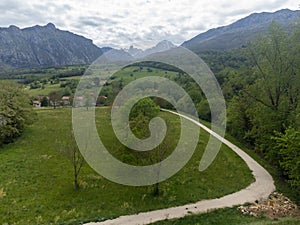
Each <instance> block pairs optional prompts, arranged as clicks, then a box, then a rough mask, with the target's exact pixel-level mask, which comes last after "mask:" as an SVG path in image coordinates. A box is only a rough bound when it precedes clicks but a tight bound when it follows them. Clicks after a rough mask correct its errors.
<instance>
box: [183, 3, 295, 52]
mask: <svg viewBox="0 0 300 225" xmlns="http://www.w3.org/2000/svg"><path fill="white" fill-rule="evenodd" d="M299 14H300V11H299V10H290V9H281V10H279V11H276V12H262V13H252V14H250V15H249V16H246V17H244V18H242V19H240V20H237V21H236V22H234V23H232V24H229V25H227V26H221V27H218V28H213V29H210V30H208V31H206V32H204V33H201V34H198V35H196V36H195V37H193V38H192V39H190V40H187V41H185V42H183V43H182V44H181V46H183V47H186V48H188V49H190V50H192V51H196V52H201V51H206V50H229V49H232V48H237V47H241V46H242V45H244V44H246V42H247V41H248V40H251V39H253V38H254V35H256V34H258V33H264V32H266V31H267V30H268V27H269V25H270V23H271V22H272V21H275V22H276V23H278V24H279V25H281V26H283V27H284V28H285V29H286V28H287V27H289V26H292V25H294V24H295V23H296V22H298V21H300V15H299ZM221 42H223V43H221ZM225 42H226V43H225Z"/></svg>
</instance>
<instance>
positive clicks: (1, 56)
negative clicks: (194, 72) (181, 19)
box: [0, 9, 300, 69]
mask: <svg viewBox="0 0 300 225" xmlns="http://www.w3.org/2000/svg"><path fill="white" fill-rule="evenodd" d="M299 12H300V11H299V10H296V11H292V10H289V9H283V10H280V11H277V12H274V13H267V12H263V13H254V14H251V15H249V16H247V17H245V18H243V19H241V20H238V21H236V22H234V23H232V24H230V25H228V26H223V27H219V28H215V29H211V30H208V31H207V32H205V33H201V34H199V35H197V36H195V37H194V38H192V39H191V40H188V41H186V42H184V43H183V44H182V46H183V47H186V48H188V49H190V50H192V51H194V52H196V53H200V52H202V51H209V50H229V49H233V48H237V47H241V46H243V45H246V43H247V42H248V41H251V40H253V39H255V37H256V35H257V34H259V33H266V32H267V30H268V27H269V26H270V23H271V22H272V21H275V22H276V23H278V24H280V25H281V26H282V27H283V28H284V29H290V28H291V27H293V26H295V25H296V24H297V23H298V22H299V21H300V16H299V15H300V13H299ZM175 47H176V46H175V45H173V44H172V43H171V42H169V41H166V40H164V41H162V42H160V43H158V44H157V45H156V46H154V47H152V48H149V49H146V50H141V49H138V48H135V47H133V46H131V47H130V48H129V49H121V50H117V49H112V48H110V47H104V48H99V47H97V46H96V45H94V44H93V41H92V40H90V39H87V38H85V37H82V36H79V35H77V34H74V33H71V32H69V31H62V30H59V29H57V28H56V27H55V25H54V24H52V23H49V24H47V25H46V26H34V27H29V28H25V29H20V28H18V27H16V26H13V25H12V26H10V27H8V28H0V69H7V68H32V67H46V66H60V65H79V64H90V63H92V62H93V61H94V60H95V59H97V58H98V57H99V56H101V55H102V54H103V53H106V56H107V57H108V58H111V59H114V60H115V61H128V62H129V61H132V60H134V59H141V58H143V57H145V56H147V55H150V54H154V53H156V52H162V51H166V50H169V49H171V48H175Z"/></svg>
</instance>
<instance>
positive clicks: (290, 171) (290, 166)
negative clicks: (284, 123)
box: [273, 127, 300, 194]
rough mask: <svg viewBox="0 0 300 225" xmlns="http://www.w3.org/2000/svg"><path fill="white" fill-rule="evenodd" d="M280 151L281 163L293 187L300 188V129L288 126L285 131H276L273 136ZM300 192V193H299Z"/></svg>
mask: <svg viewBox="0 0 300 225" xmlns="http://www.w3.org/2000/svg"><path fill="white" fill-rule="evenodd" d="M273 140H275V142H276V150H277V151H278V152H279V155H280V160H279V165H280V167H281V168H282V170H283V172H284V174H285V175H286V176H287V177H288V182H289V183H290V184H291V186H292V187H294V188H296V189H298V190H299V188H300V130H295V129H294V128H292V127H290V128H288V129H287V130H286V131H285V133H276V136H275V137H274V138H273ZM299 194H300V193H299Z"/></svg>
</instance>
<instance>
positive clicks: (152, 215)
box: [86, 110, 275, 225]
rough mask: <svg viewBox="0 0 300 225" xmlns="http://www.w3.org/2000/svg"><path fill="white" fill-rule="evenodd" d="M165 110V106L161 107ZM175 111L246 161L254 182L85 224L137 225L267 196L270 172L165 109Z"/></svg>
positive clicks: (270, 187)
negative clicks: (234, 189) (216, 194)
mask: <svg viewBox="0 0 300 225" xmlns="http://www.w3.org/2000/svg"><path fill="white" fill-rule="evenodd" d="M164 111H168V110H164ZM168 112H170V113H173V114H175V115H179V116H181V117H183V118H185V119H187V120H189V121H191V122H193V123H194V124H196V125H197V126H199V127H201V128H202V129H204V130H205V131H207V132H208V133H210V134H211V135H213V136H214V137H216V138H217V139H219V140H220V141H221V142H223V143H224V144H225V145H227V146H228V147H229V148H231V149H232V150H233V151H234V152H235V153H236V154H238V155H239V156H240V157H241V158H242V159H243V160H244V161H245V163H246V164H247V165H248V167H249V168H250V170H251V171H252V174H253V176H254V178H255V182H254V183H252V184H250V185H249V186H248V187H247V188H245V189H242V190H240V191H238V192H235V193H233V194H229V195H226V196H224V197H221V198H217V199H209V200H202V201H199V202H196V203H192V204H187V205H182V206H176V207H171V208H166V209H159V210H154V211H150V212H143V213H139V214H134V215H128V216H120V217H118V218H116V219H112V220H106V221H103V222H97V223H87V224H86V225H117V224H120V225H141V224H149V223H153V222H156V221H161V220H165V219H175V218H181V217H184V216H186V215H190V214H191V213H192V214H199V213H204V212H207V211H208V210H211V209H219V208H224V207H233V206H236V205H241V204H244V203H247V202H255V201H256V200H260V199H263V198H266V197H268V196H269V195H270V194H271V193H272V192H273V191H274V190H275V186H274V181H273V178H272V176H271V175H270V174H269V173H268V171H266V170H265V169H264V168H263V167H262V166H261V165H259V164H258V163H257V162H256V161H255V160H254V159H252V158H251V157H250V156H249V155H248V154H246V153H245V152H244V151H243V150H241V149H240V148H238V147H237V146H235V145H234V144H232V143H231V142H229V141H228V140H226V139H224V138H222V137H221V136H219V135H218V134H216V133H215V132H213V131H212V130H210V129H209V128H207V127H206V126H204V125H203V124H201V123H199V122H197V121H195V120H193V119H191V118H189V117H187V116H184V115H181V114H178V113H175V112H172V111H168Z"/></svg>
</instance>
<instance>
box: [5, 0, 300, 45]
mask: <svg viewBox="0 0 300 225" xmlns="http://www.w3.org/2000/svg"><path fill="white" fill-rule="evenodd" d="M299 4H300V0H263V1H262V0H252V1H249V0H238V1H237V0H118V1H117V0H84V1H78V0H56V1H54V0H43V1H42V0H27V1H24V0H1V1H0V8H1V14H0V26H1V27H8V26H9V25H12V24H13V25H16V26H18V27H20V28H24V27H28V26H33V25H37V24H38V25H46V24H47V23H49V22H52V23H54V24H55V25H56V27H57V28H59V29H61V30H69V31H71V32H74V33H76V34H80V35H83V36H85V37H87V38H90V39H92V40H93V41H94V43H95V44H96V45H98V46H101V47H102V46H112V47H118V48H120V47H122V48H128V47H129V46H130V45H132V44H133V45H134V46H136V47H142V48H145V47H149V46H152V45H154V44H156V43H157V42H159V41H161V40H170V41H172V42H173V43H174V44H181V43H182V42H183V41H185V40H188V39H190V38H192V37H194V36H195V35H197V34H199V33H202V32H204V31H206V30H208V29H211V28H215V27H218V26H223V25H228V24H230V23H232V22H234V21H236V20H237V19H240V18H243V17H245V16H247V15H249V14H251V13H253V12H263V11H270V12H273V11H276V10H279V9H283V8H289V9H293V10H296V9H298V8H299Z"/></svg>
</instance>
